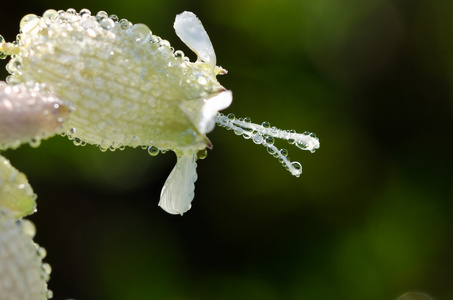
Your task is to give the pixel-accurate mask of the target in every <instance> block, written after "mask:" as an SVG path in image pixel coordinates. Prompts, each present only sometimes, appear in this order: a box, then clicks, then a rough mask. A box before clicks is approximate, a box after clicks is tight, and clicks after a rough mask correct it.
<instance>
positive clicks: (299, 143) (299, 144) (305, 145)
mask: <svg viewBox="0 0 453 300" xmlns="http://www.w3.org/2000/svg"><path fill="white" fill-rule="evenodd" d="M296 146H297V147H298V148H300V149H302V150H305V149H307V147H308V146H307V144H305V143H304V142H297V143H296Z"/></svg>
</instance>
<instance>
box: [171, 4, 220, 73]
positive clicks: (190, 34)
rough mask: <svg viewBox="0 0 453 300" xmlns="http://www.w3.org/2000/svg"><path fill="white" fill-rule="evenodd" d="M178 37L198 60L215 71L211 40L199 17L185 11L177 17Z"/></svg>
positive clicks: (175, 24)
mask: <svg viewBox="0 0 453 300" xmlns="http://www.w3.org/2000/svg"><path fill="white" fill-rule="evenodd" d="M173 27H174V28H175V31H176V35H177V36H178V37H179V38H180V39H181V41H183V42H184V44H186V45H187V47H189V48H190V50H192V51H193V52H195V53H196V54H197V56H198V59H199V60H201V61H203V62H205V63H207V64H208V65H210V66H211V68H212V69H213V70H214V68H215V66H216V56H215V52H214V48H213V47H212V43H211V40H210V39H209V36H208V34H207V33H206V30H205V29H204V27H203V25H202V24H201V21H200V20H199V19H198V18H197V16H196V15H195V14H194V13H193V12H190V11H185V12H183V13H181V14H179V15H177V16H176V19H175V23H174V25H173Z"/></svg>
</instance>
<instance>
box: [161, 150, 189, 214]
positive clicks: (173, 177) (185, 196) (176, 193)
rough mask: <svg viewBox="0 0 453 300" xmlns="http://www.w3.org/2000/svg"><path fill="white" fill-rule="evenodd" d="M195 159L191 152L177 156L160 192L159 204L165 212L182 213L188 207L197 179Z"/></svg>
mask: <svg viewBox="0 0 453 300" xmlns="http://www.w3.org/2000/svg"><path fill="white" fill-rule="evenodd" d="M196 159H197V156H196V154H193V153H191V154H184V155H182V156H178V161H177V162H176V166H175V167H174V168H173V170H172V171H171V173H170V175H169V176H168V178H167V181H165V184H164V187H163V188H162V192H161V194H160V201H159V206H160V207H162V209H163V210H165V211H166V212H168V213H170V214H173V215H177V214H180V215H182V214H183V213H185V212H186V211H188V210H189V209H190V207H191V204H190V203H191V202H192V200H193V197H194V190H195V185H194V182H195V181H196V180H197V171H196V168H197V163H196Z"/></svg>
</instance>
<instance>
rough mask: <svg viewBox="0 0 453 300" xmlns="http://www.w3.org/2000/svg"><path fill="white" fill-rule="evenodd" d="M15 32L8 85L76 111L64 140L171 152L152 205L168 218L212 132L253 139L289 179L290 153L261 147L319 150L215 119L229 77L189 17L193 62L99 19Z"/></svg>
mask: <svg viewBox="0 0 453 300" xmlns="http://www.w3.org/2000/svg"><path fill="white" fill-rule="evenodd" d="M20 28H21V33H20V34H19V35H18V43H17V45H13V44H10V43H4V44H3V45H0V52H3V53H4V54H10V55H11V54H12V59H11V61H10V62H9V63H8V66H7V69H8V71H9V72H10V73H11V75H10V76H9V77H8V82H9V83H10V84H17V83H21V82H28V81H32V82H38V83H45V84H46V85H49V86H50V87H52V89H53V91H54V92H55V94H56V95H58V97H59V98H60V99H62V100H63V101H70V102H71V103H73V104H74V107H75V111H74V112H73V113H72V114H71V116H70V118H69V119H68V121H67V122H65V124H64V134H66V135H68V136H69V137H70V138H71V139H73V140H74V142H75V143H76V144H81V143H83V144H84V143H89V144H94V145H98V146H99V147H100V149H101V150H103V151H106V150H107V149H110V150H115V149H118V148H120V149H122V148H123V147H125V146H131V147H138V146H141V147H149V152H150V153H151V154H153V155H155V154H157V153H158V152H159V151H167V150H172V151H174V152H175V153H176V155H177V158H178V161H177V164H176V166H175V168H174V170H173V171H172V172H171V174H170V176H169V178H168V179H167V181H166V183H165V185H164V188H163V189H162V193H161V200H160V202H159V205H160V206H161V207H162V208H163V209H164V210H166V211H167V212H169V213H172V214H181V215H182V214H183V213H184V212H186V211H187V210H188V209H190V206H191V201H192V199H193V196H194V182H195V180H196V178H197V176H196V160H197V153H199V152H200V151H204V150H205V149H206V148H207V147H208V148H210V147H211V144H210V142H209V139H208V138H207V137H206V134H207V133H208V132H210V131H211V130H212V129H213V128H214V126H215V123H216V122H217V123H218V124H219V125H221V126H224V127H229V128H232V129H234V130H235V132H236V133H238V134H242V135H243V136H244V137H246V138H249V137H252V136H251V135H250V134H252V133H253V137H254V138H253V140H254V141H255V143H257V144H262V145H264V146H265V147H267V148H268V151H269V152H270V153H271V152H273V151H274V152H275V153H276V152H278V154H277V155H275V156H276V157H278V158H279V160H281V161H282V163H283V165H284V166H285V167H286V168H287V169H288V170H289V171H290V172H291V173H292V174H293V175H295V176H299V175H300V173H301V172H302V169H301V166H300V164H299V163H291V162H290V161H289V159H288V158H287V151H286V150H284V149H282V150H278V149H277V148H276V147H275V146H273V142H271V141H270V140H269V139H268V137H270V136H275V137H277V138H283V139H287V140H288V141H289V142H290V143H296V145H298V146H300V148H303V149H307V150H313V151H314V150H315V149H316V148H317V147H319V142H318V140H317V138H316V137H314V136H310V135H309V134H302V135H301V134H296V133H292V132H286V131H281V130H278V129H276V128H273V130H272V131H270V130H267V128H266V127H265V126H259V125H256V124H250V123H247V122H242V120H241V119H238V120H232V119H231V118H229V119H228V118H226V117H224V116H221V115H219V114H218V112H219V111H220V110H222V109H225V108H227V107H228V106H229V105H230V104H231V101H232V93H231V91H228V90H226V89H225V88H224V87H222V86H221V85H220V84H219V82H218V81H217V79H216V75H218V74H225V73H226V71H225V70H224V69H222V68H221V67H218V66H216V56H215V53H214V49H213V47H212V44H211V41H210V39H209V37H208V35H207V33H206V31H205V30H204V28H203V26H202V24H201V22H200V21H199V20H198V18H197V17H196V16H195V15H194V14H193V13H191V12H184V13H182V14H180V15H178V16H177V17H176V20H175V24H174V28H175V30H176V33H177V35H178V36H179V37H180V38H181V40H182V41H183V42H184V43H186V44H187V45H188V47H189V48H190V49H192V50H193V51H194V52H195V53H196V54H197V56H198V59H197V61H196V62H190V61H189V59H188V58H187V57H185V56H184V54H183V53H182V52H181V51H174V49H173V48H172V47H171V46H170V44H169V42H168V41H166V40H163V39H161V38H160V37H158V36H155V35H153V34H152V33H151V31H150V30H149V28H148V27H146V26H145V25H143V24H135V25H132V24H131V23H130V22H128V21H127V20H125V19H122V20H118V18H117V17H116V16H114V15H112V16H108V15H107V13H105V12H102V11H101V12H99V13H97V14H96V16H92V15H91V13H90V12H89V11H88V10H86V9H84V10H82V11H80V13H77V12H76V11H75V10H73V9H69V10H67V11H59V12H57V11H55V10H48V11H46V12H45V13H44V14H43V16H42V17H38V16H35V15H27V16H25V17H24V18H23V19H22V21H21V24H20ZM252 125H253V126H254V127H253V126H252ZM251 126H252V127H251ZM255 129H256V130H255ZM249 135H250V136H249ZM302 146H303V147H302ZM283 150H284V151H283ZM275 153H273V154H275Z"/></svg>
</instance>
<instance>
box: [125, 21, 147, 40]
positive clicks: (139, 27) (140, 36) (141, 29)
mask: <svg viewBox="0 0 453 300" xmlns="http://www.w3.org/2000/svg"><path fill="white" fill-rule="evenodd" d="M128 33H129V36H130V37H132V38H133V39H134V41H135V42H137V43H143V42H146V41H148V40H149V38H150V37H151V30H150V29H149V28H148V26H146V25H145V24H135V25H133V26H132V27H131V28H129V30H128Z"/></svg>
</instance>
